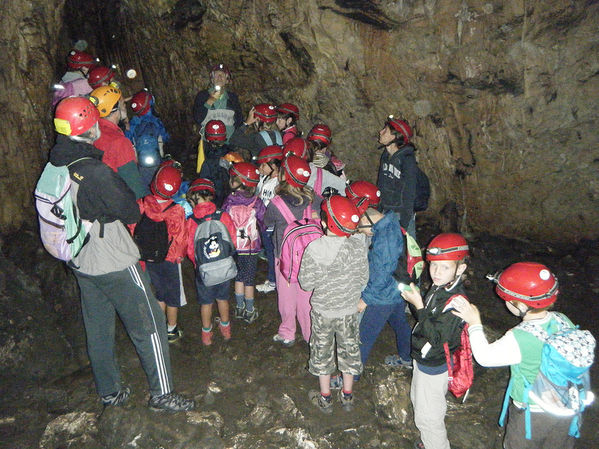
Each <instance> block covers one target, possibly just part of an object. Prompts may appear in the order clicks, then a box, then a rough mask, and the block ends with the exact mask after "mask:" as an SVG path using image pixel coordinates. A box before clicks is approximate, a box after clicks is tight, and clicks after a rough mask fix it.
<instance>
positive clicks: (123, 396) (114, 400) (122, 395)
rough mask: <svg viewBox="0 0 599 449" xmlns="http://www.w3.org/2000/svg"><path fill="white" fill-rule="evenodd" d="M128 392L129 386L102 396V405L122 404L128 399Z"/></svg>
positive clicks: (129, 391) (129, 392)
mask: <svg viewBox="0 0 599 449" xmlns="http://www.w3.org/2000/svg"><path fill="white" fill-rule="evenodd" d="M130 394H131V390H130V389H129V387H124V388H121V389H120V390H119V391H117V392H116V393H112V394H107V395H106V396H102V405H103V406H104V407H109V406H111V405H123V404H125V402H127V400H128V399H129V395H130Z"/></svg>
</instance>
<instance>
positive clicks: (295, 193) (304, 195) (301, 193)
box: [275, 178, 314, 206]
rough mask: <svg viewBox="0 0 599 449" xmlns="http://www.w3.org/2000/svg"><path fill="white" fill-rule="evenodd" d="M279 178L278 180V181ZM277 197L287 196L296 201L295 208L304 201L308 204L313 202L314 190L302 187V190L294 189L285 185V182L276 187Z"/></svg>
mask: <svg viewBox="0 0 599 449" xmlns="http://www.w3.org/2000/svg"><path fill="white" fill-rule="evenodd" d="M280 179H281V178H279V180H280ZM275 193H276V194H277V195H283V194H287V195H289V196H291V197H293V198H294V199H296V200H297V203H296V206H299V205H301V204H304V200H306V201H307V202H308V203H311V202H312V201H314V190H312V188H311V187H308V186H304V187H302V188H300V187H295V186H292V185H290V184H288V183H287V181H280V182H279V185H278V186H277V189H276V192H275Z"/></svg>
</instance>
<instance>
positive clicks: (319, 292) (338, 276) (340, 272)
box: [298, 235, 368, 318]
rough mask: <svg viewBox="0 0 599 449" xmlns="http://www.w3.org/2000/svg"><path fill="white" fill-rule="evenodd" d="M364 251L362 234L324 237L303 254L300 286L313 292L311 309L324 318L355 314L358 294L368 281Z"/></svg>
mask: <svg viewBox="0 0 599 449" xmlns="http://www.w3.org/2000/svg"><path fill="white" fill-rule="evenodd" d="M366 254H367V248H366V244H365V239H364V236H363V235H354V236H351V237H347V238H346V237H334V236H328V235H324V236H322V237H321V238H319V239H316V240H314V241H313V242H311V243H310V244H309V245H308V246H307V247H306V250H305V252H304V256H303V257H302V263H301V266H300V272H299V276H298V280H299V284H300V286H301V288H302V289H303V290H306V291H310V290H314V293H312V299H311V300H310V303H311V305H312V309H313V310H314V311H316V312H318V313H320V314H321V315H323V316H325V317H327V318H339V317H343V316H346V315H351V314H353V313H357V311H358V301H359V299H360V293H361V292H362V289H363V288H364V285H365V284H366V281H367V280H368V259H367V256H366Z"/></svg>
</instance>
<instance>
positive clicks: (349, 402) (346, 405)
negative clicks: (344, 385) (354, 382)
mask: <svg viewBox="0 0 599 449" xmlns="http://www.w3.org/2000/svg"><path fill="white" fill-rule="evenodd" d="M339 401H341V407H343V410H345V411H346V412H351V411H352V410H353V409H354V395H353V394H350V395H349V397H347V396H346V395H345V394H343V390H339Z"/></svg>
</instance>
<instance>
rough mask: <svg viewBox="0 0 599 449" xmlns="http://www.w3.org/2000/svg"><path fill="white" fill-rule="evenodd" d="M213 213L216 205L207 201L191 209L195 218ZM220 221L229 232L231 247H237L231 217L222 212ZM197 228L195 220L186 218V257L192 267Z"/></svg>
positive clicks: (194, 262)
mask: <svg viewBox="0 0 599 449" xmlns="http://www.w3.org/2000/svg"><path fill="white" fill-rule="evenodd" d="M214 212H216V204H214V203H212V202H210V201H207V202H205V203H200V204H198V205H196V207H194V208H193V215H194V217H196V218H203V217H205V216H206V215H210V214H213V213H214ZM220 221H222V223H223V224H224V225H225V227H226V228H227V230H228V231H229V234H230V235H231V241H232V242H233V247H235V246H237V245H236V235H237V233H236V231H235V225H234V224H233V220H231V216H230V215H229V214H228V213H226V212H223V213H222V215H221V216H220ZM197 227H198V224H197V223H196V222H195V220H194V219H193V218H191V217H190V218H188V219H187V225H186V228H187V257H189V260H191V261H192V262H193V265H194V266H195V264H196V261H195V248H194V241H193V239H194V237H195V234H196V228H197Z"/></svg>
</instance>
